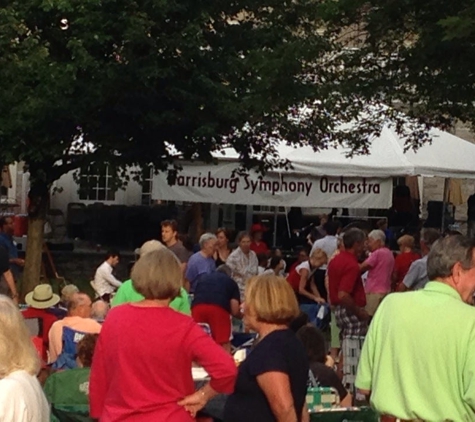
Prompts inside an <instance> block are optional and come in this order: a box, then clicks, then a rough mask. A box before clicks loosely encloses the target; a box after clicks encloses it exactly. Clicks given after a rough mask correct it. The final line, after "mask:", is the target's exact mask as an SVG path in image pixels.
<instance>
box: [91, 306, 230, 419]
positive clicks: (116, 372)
mask: <svg viewBox="0 0 475 422" xmlns="http://www.w3.org/2000/svg"><path fill="white" fill-rule="evenodd" d="M192 362H198V363H199V364H201V365H202V366H203V367H204V368H205V369H206V371H207V372H208V373H209V375H210V377H211V381H210V384H211V387H212V388H214V389H215V390H216V391H218V392H220V393H226V394H229V393H231V392H232V391H233V389H234V381H235V378H236V373H237V369H236V365H235V363H234V361H233V359H232V357H231V356H230V355H229V354H228V353H226V352H225V351H224V349H223V348H222V347H220V346H219V345H218V344H216V343H215V342H214V341H213V339H212V338H211V337H210V336H208V335H207V334H205V332H204V331H203V329H202V328H201V327H199V326H198V325H197V324H196V323H195V322H194V321H193V319H192V318H191V317H189V316H186V315H183V314H180V313H178V312H176V311H174V310H173V309H171V308H168V307H167V308H164V307H147V308H145V307H138V306H134V305H131V304H126V305H121V306H118V307H116V308H114V309H112V310H111V311H110V313H109V314H108V315H107V319H106V321H105V323H104V325H103V328H102V332H101V334H100V336H99V340H98V343H97V346H96V349H95V353H94V359H93V363H92V368H91V378H90V389H89V401H90V413H91V417H93V418H97V419H100V420H101V422H112V421H114V422H116V421H127V422H157V421H173V422H192V421H194V418H193V417H191V415H190V414H189V413H188V412H187V411H186V410H185V409H184V408H183V407H182V406H179V405H178V403H177V402H178V401H179V400H180V399H182V398H183V397H185V396H187V395H189V394H192V393H193V392H194V391H195V387H194V383H193V378H192V376H191V366H192Z"/></svg>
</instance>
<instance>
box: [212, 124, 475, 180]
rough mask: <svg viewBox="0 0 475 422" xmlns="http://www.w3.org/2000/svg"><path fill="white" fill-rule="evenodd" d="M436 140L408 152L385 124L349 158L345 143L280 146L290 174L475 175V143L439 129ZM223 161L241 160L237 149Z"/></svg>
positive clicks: (221, 157)
mask: <svg viewBox="0 0 475 422" xmlns="http://www.w3.org/2000/svg"><path fill="white" fill-rule="evenodd" d="M430 135H431V137H432V142H431V143H430V144H424V145H423V146H422V147H420V148H419V149H418V150H416V151H413V150H412V149H411V150H409V151H406V152H404V139H402V138H401V137H400V136H399V135H398V134H397V133H396V131H395V130H394V129H392V128H391V127H389V126H385V127H384V128H383V130H382V131H381V134H380V136H378V137H374V139H372V141H371V146H370V149H369V150H370V153H369V154H368V155H356V156H353V157H349V156H348V155H349V153H350V149H349V148H347V147H344V146H339V147H336V148H332V147H330V148H328V149H325V150H321V151H318V152H315V151H313V149H312V148H311V147H310V146H304V147H298V148H295V147H292V146H288V145H286V144H285V143H282V144H280V145H278V147H277V149H278V154H279V157H280V158H281V159H286V160H288V161H290V162H291V163H292V166H293V169H291V170H290V171H288V170H285V172H286V173H296V174H305V175H309V176H329V177H332V176H341V175H344V176H346V177H353V176H357V177H379V178H387V177H393V176H405V175H421V176H439V177H447V178H450V177H454V178H472V179H473V178H475V164H474V163H475V144H472V143H471V142H468V141H465V140H463V139H461V138H459V137H457V136H454V135H452V134H450V133H448V132H444V131H441V130H438V129H432V130H431V131H430ZM215 157H216V158H217V159H218V160H219V161H237V160H238V158H239V156H238V154H237V153H236V152H235V151H234V149H231V148H228V149H226V150H224V154H221V153H217V154H216V155H215Z"/></svg>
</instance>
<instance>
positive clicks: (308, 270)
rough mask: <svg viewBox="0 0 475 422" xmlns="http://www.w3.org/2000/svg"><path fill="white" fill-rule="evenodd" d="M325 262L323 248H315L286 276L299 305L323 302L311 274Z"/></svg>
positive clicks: (325, 257)
mask: <svg viewBox="0 0 475 422" xmlns="http://www.w3.org/2000/svg"><path fill="white" fill-rule="evenodd" d="M326 263H327V254H326V253H325V252H324V251H323V249H315V250H314V251H313V252H312V253H311V254H310V257H309V259H308V261H304V262H302V263H301V264H300V265H298V266H297V267H295V269H293V270H292V271H291V272H290V273H289V275H288V276H287V281H288V282H289V284H290V285H291V286H292V288H293V289H294V290H295V293H296V294H297V299H298V302H299V304H300V305H310V304H315V302H316V303H325V299H323V298H322V296H321V295H320V292H319V291H318V289H317V286H316V284H315V281H314V279H313V275H314V273H315V271H316V270H317V269H318V268H319V267H321V266H322V265H323V264H326Z"/></svg>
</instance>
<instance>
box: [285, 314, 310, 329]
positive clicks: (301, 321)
mask: <svg viewBox="0 0 475 422" xmlns="http://www.w3.org/2000/svg"><path fill="white" fill-rule="evenodd" d="M308 322H309V321H308V315H307V314H306V313H305V312H302V311H300V314H299V316H298V317H297V318H294V319H293V320H292V322H291V323H290V325H289V328H290V329H291V330H292V331H293V332H294V333H296V332H297V331H298V330H300V329H301V328H302V327H303V326H305V325H307V324H308Z"/></svg>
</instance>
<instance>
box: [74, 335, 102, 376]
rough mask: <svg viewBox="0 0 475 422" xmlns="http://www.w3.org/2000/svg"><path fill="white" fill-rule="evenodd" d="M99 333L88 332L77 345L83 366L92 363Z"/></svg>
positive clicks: (87, 366) (88, 365)
mask: <svg viewBox="0 0 475 422" xmlns="http://www.w3.org/2000/svg"><path fill="white" fill-rule="evenodd" d="M98 338H99V334H86V335H85V336H84V337H83V338H82V339H81V340H80V341H79V343H78V345H77V352H76V353H77V356H78V358H79V360H80V361H81V363H82V364H83V366H85V367H86V368H89V367H90V366H91V365H92V359H93V357H94V350H95V348H96V343H97V339H98Z"/></svg>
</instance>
